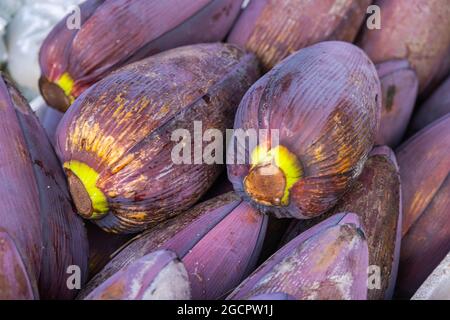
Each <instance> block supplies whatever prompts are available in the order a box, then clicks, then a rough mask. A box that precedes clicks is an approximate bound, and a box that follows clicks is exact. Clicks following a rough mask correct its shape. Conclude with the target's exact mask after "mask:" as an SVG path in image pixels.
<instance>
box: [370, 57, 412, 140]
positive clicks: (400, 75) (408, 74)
mask: <svg viewBox="0 0 450 320" xmlns="http://www.w3.org/2000/svg"><path fill="white" fill-rule="evenodd" d="M376 67H377V71H378V77H379V78H380V82H381V91H382V93H383V99H382V104H383V105H382V109H381V120H380V129H379V130H378V134H377V138H376V140H375V143H376V144H377V145H388V146H390V147H392V148H393V147H396V146H397V145H398V144H399V143H400V142H401V141H402V138H403V135H404V134H405V131H406V128H407V127H408V123H409V120H410V119H411V115H412V113H413V110H414V105H415V103H416V97H417V90H418V83H419V82H418V80H417V76H416V73H415V72H414V70H412V69H411V68H410V66H409V63H408V61H407V60H391V61H388V62H383V63H380V64H378V65H376Z"/></svg>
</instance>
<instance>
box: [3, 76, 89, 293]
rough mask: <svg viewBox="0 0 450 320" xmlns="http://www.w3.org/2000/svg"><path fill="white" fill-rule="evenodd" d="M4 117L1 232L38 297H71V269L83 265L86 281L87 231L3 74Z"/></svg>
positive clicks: (50, 153) (40, 132) (47, 148)
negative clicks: (20, 261) (72, 266)
mask: <svg viewBox="0 0 450 320" xmlns="http://www.w3.org/2000/svg"><path fill="white" fill-rule="evenodd" d="M0 118H1V119H2V121H3V125H2V126H0V145H1V152H0V181H3V182H4V181H7V183H3V184H0V193H1V194H2V201H0V229H1V230H3V231H5V232H7V233H8V235H9V236H10V237H11V238H12V239H13V241H14V243H15V244H16V247H17V250H18V251H19V253H20V255H21V257H22V260H23V263H24V265H25V268H26V270H27V273H28V276H29V278H30V281H31V285H32V287H33V292H34V296H35V297H38V296H40V298H41V299H69V298H73V297H74V295H75V294H76V290H70V289H69V288H68V287H67V284H66V281H67V277H68V274H67V267H68V266H70V265H77V266H79V267H80V269H81V280H82V283H84V282H85V281H86V278H87V251H88V244H87V239H86V230H85V228H84V225H83V222H82V220H81V219H80V218H79V217H78V215H77V214H76V212H75V211H74V208H73V207H72V203H71V200H70V196H69V193H68V189H67V184H66V182H65V178H64V174H63V172H62V170H61V167H60V164H59V162H58V159H57V157H56V154H55V153H54V150H53V149H52V147H51V144H50V142H49V141H48V139H47V136H46V133H45V131H44V129H43V128H42V127H41V125H40V124H39V121H38V119H37V118H36V116H35V115H34V113H33V112H32V111H31V109H30V107H29V106H28V104H27V102H26V100H25V99H24V98H23V97H22V96H21V95H20V93H19V91H17V89H15V88H14V86H13V85H12V83H11V82H10V81H9V80H8V79H7V78H6V77H4V76H3V75H2V74H0ZM38 290H39V295H38V292H37V291H38Z"/></svg>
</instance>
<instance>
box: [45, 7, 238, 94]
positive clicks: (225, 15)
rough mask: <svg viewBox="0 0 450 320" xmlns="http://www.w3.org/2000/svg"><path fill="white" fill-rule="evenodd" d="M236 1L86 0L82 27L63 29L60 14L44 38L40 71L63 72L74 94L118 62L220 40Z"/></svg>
mask: <svg viewBox="0 0 450 320" xmlns="http://www.w3.org/2000/svg"><path fill="white" fill-rule="evenodd" d="M241 3H242V0H214V1H212V0H193V1H192V0H191V1H188V2H186V1H180V0H165V1H149V0H133V1H128V0H114V1H112V0H106V1H97V0H88V1H86V2H85V3H84V4H83V5H82V6H81V15H82V19H81V21H82V25H81V29H79V30H71V31H67V28H66V20H67V17H65V18H63V19H62V20H61V21H60V22H59V23H58V25H56V26H55V28H54V29H53V30H52V32H51V33H50V34H49V36H48V37H47V38H46V40H45V41H44V43H43V45H42V47H41V51H40V59H39V60H40V65H41V70H42V74H43V76H45V77H46V78H48V79H50V80H51V81H52V82H54V81H56V80H57V79H58V78H59V77H60V76H61V75H62V73H63V72H68V73H69V74H70V75H71V77H72V78H73V79H74V80H75V82H74V94H75V96H79V95H80V94H81V93H82V92H83V91H84V90H85V89H87V88H88V87H89V86H90V85H92V84H93V83H95V82H97V81H98V80H100V79H101V78H103V77H105V76H106V75H107V74H109V73H110V72H111V71H113V70H115V69H117V68H119V67H121V66H123V65H126V64H129V63H131V62H135V61H138V60H141V59H142V58H145V57H148V56H151V55H153V54H155V53H159V52H162V51H165V50H168V49H172V48H175V47H179V46H183V45H188V44H194V43H204V42H217V41H221V40H222V39H223V38H224V37H225V36H226V34H227V32H228V31H229V29H230V28H231V26H232V24H233V22H234V20H235V19H236V17H237V15H238V14H239V11H240V7H241ZM175 8H177V9H175ZM177 19H181V20H177ZM92 39H95V41H92ZM87 44H89V45H87Z"/></svg>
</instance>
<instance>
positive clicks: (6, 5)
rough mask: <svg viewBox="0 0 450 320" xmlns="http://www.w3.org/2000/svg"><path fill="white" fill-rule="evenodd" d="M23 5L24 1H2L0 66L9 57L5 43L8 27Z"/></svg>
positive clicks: (0, 14)
mask: <svg viewBox="0 0 450 320" xmlns="http://www.w3.org/2000/svg"><path fill="white" fill-rule="evenodd" d="M21 5H22V0H0V66H1V65H3V64H4V63H5V62H6V59H7V57H8V54H7V50H6V46H5V42H4V36H5V33H6V26H7V25H8V23H9V21H10V20H11V18H12V16H13V14H14V13H15V12H16V11H17V10H18V9H19V7H20V6H21Z"/></svg>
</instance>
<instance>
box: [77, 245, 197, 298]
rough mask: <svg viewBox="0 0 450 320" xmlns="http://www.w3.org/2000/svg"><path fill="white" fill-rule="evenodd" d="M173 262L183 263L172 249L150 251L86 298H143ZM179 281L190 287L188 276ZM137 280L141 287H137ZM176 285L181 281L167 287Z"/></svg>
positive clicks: (170, 287) (171, 287)
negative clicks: (156, 279)
mask: <svg viewBox="0 0 450 320" xmlns="http://www.w3.org/2000/svg"><path fill="white" fill-rule="evenodd" d="M155 259H156V261H155ZM171 262H178V263H181V262H180V261H179V260H178V258H177V256H176V254H175V253H173V252H171V251H167V250H161V251H155V252H153V253H150V254H148V255H146V256H144V257H142V258H140V259H138V260H136V261H135V262H133V263H132V264H131V265H129V266H127V267H125V268H123V269H121V270H120V271H118V272H117V273H115V274H114V275H113V276H112V277H110V278H109V279H108V280H106V281H105V282H104V283H102V284H101V285H100V286H98V287H97V288H96V289H95V290H94V291H92V292H91V293H90V294H89V295H88V296H87V297H86V298H85V300H109V299H113V300H117V299H119V300H143V299H145V296H144V295H145V293H146V290H148V289H150V286H151V285H152V283H153V282H154V280H155V278H156V277H157V276H158V275H159V274H160V273H161V272H162V271H163V270H164V269H165V268H166V267H167V265H168V264H169V263H171ZM179 281H184V282H185V283H184V286H186V287H189V282H188V279H187V277H186V278H184V277H183V278H182V280H179ZM137 282H139V287H136V283H137ZM174 285H179V283H177V284H175V283H171V284H170V285H168V287H167V289H168V290H170V289H173V286H174ZM188 298H189V296H184V299H188Z"/></svg>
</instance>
